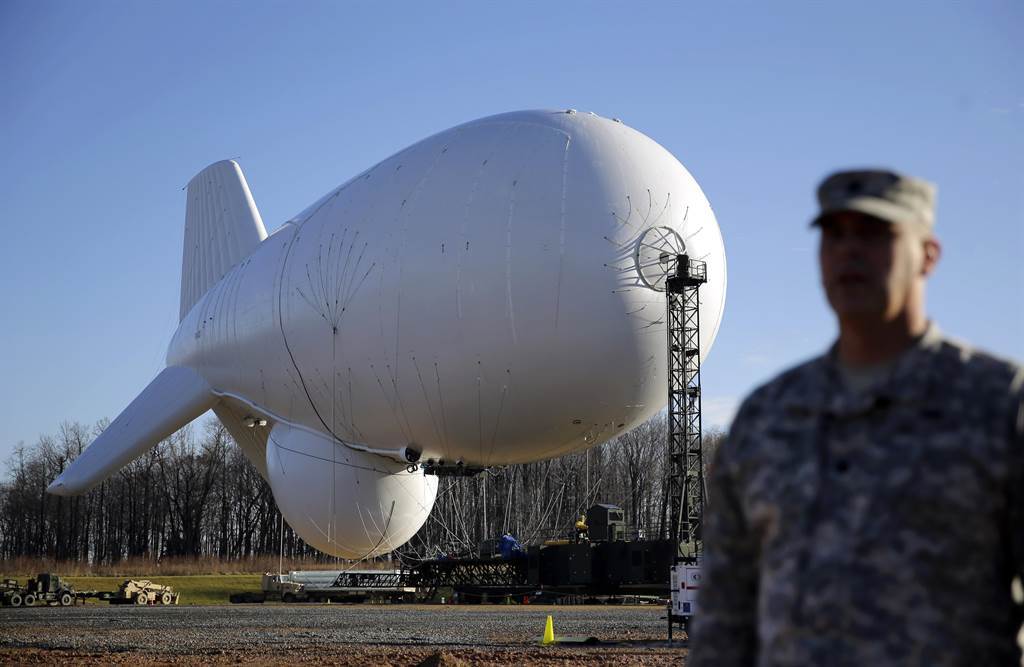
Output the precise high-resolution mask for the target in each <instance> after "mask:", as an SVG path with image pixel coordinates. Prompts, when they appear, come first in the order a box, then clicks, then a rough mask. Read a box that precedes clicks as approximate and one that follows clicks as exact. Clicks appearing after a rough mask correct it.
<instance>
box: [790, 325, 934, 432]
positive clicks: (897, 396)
mask: <svg viewBox="0 0 1024 667" xmlns="http://www.w3.org/2000/svg"><path fill="white" fill-rule="evenodd" d="M941 342H942V333H941V332H940V331H939V327H938V325H936V324H935V323H934V322H929V323H928V328H927V329H926V330H925V332H924V333H923V334H922V335H921V336H919V337H918V338H917V339H915V340H914V342H913V343H912V344H911V346H910V347H909V348H908V349H907V350H905V351H904V352H902V353H901V354H900V356H899V357H898V358H897V359H896V360H895V363H894V364H893V365H892V368H891V369H890V371H889V377H888V378H887V379H885V380H883V381H882V382H880V383H879V384H878V385H876V386H875V387H872V388H870V389H868V390H867V391H864V392H860V393H854V392H851V391H849V390H848V389H847V387H846V385H845V383H844V382H843V380H842V377H841V375H840V372H839V357H838V341H837V342H836V343H833V344H832V346H831V347H830V348H829V350H828V351H827V352H826V353H825V354H823V355H821V356H820V357H818V358H817V359H815V360H813V361H812V362H811V364H810V366H811V367H810V369H809V370H810V373H809V374H808V375H807V376H806V377H805V378H802V380H806V382H803V381H802V382H801V386H802V388H803V391H800V392H799V393H798V395H797V394H791V395H790V396H789V397H787V398H788V400H786V404H787V408H788V409H790V410H795V411H798V412H799V411H810V412H814V413H823V414H830V415H832V416H836V417H844V416H850V417H852V416H855V415H861V414H866V413H868V412H870V411H872V410H874V409H879V408H884V407H887V406H888V405H891V404H894V403H902V404H911V403H918V404H923V403H924V402H925V398H926V396H927V395H928V389H929V387H930V386H931V385H932V384H933V383H934V381H935V378H933V377H932V376H933V373H934V368H935V365H934V364H932V363H930V360H931V359H932V357H933V355H934V353H935V352H936V350H938V348H939V347H940V344H941Z"/></svg>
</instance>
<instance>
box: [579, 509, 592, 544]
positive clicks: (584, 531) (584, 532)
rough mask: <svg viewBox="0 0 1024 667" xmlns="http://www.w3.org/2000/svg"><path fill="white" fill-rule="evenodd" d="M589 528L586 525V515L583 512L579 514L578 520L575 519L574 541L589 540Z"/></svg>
mask: <svg viewBox="0 0 1024 667" xmlns="http://www.w3.org/2000/svg"><path fill="white" fill-rule="evenodd" d="M589 533H590V529H589V528H588V527H587V517H586V516H585V515H583V514H581V515H580V518H579V520H578V521H576V542H577V543H580V542H589V541H590V537H589Z"/></svg>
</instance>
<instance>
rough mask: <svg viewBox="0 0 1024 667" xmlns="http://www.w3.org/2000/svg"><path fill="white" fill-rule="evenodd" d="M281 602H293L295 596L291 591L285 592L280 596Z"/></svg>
mask: <svg viewBox="0 0 1024 667" xmlns="http://www.w3.org/2000/svg"><path fill="white" fill-rule="evenodd" d="M281 601H282V602H295V596H294V595H292V594H291V593H285V594H284V597H282V598H281Z"/></svg>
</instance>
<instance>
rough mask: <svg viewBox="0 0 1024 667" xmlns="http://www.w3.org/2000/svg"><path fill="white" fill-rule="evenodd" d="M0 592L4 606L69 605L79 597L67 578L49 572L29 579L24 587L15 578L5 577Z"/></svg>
mask: <svg viewBox="0 0 1024 667" xmlns="http://www.w3.org/2000/svg"><path fill="white" fill-rule="evenodd" d="M0 594H2V596H3V597H2V602H3V605H4V606H5V607H31V606H33V605H35V604H38V603H43V604H59V605H60V606H62V607H70V606H71V605H73V604H74V603H75V601H76V600H77V599H78V598H79V597H80V595H79V594H78V593H76V592H75V589H74V587H73V586H72V585H71V584H70V583H68V582H67V580H65V579H61V577H60V575H56V574H51V573H49V572H43V573H40V574H38V575H36V577H35V578H34V579H29V581H28V585H27V586H24V587H22V586H20V585H19V584H18V582H17V581H16V580H15V579H5V580H4V582H3V584H2V585H0Z"/></svg>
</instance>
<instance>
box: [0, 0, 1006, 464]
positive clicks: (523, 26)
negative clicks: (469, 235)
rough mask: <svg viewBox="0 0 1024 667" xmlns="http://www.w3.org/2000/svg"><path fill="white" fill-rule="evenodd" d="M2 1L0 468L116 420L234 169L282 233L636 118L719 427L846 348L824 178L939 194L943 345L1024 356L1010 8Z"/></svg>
mask: <svg viewBox="0 0 1024 667" xmlns="http://www.w3.org/2000/svg"><path fill="white" fill-rule="evenodd" d="M706 5H707V6H702V7H698V6H686V5H684V4H683V3H672V4H667V3H666V4H660V3H611V2H608V3H603V2H589V3H579V2H559V3H536V4H531V3H525V2H516V3H496V2H495V3H487V2H485V3H479V2H473V3H469V2H466V3H444V2H431V3H411V2H410V3H342V2H305V3H284V2H272V3H266V2H263V3H257V2H251V3H241V2H237V3H236V2H173V3H172V2H159V3H157V2H132V3H123V4H122V3H113V2H77V1H76V2H53V1H37V0H32V1H28V2H25V1H22V0H3V1H2V2H0V156H2V157H0V224H2V225H3V232H4V238H5V239H6V243H4V244H3V248H4V261H3V263H2V264H0V313H2V314H3V315H2V317H3V321H4V325H3V327H0V377H2V378H3V383H2V385H0V416H2V417H3V418H2V419H0V460H2V459H3V458H6V457H7V456H8V455H9V454H10V452H11V451H12V450H13V448H14V447H15V446H16V445H17V443H18V442H19V441H24V442H26V443H32V442H34V441H35V440H36V439H37V438H38V436H39V435H40V434H41V433H52V432H55V431H56V429H57V426H58V424H59V423H60V421H61V420H65V419H68V420H79V421H83V422H94V421H95V420H97V419H99V418H101V417H110V418H113V417H115V416H116V415H117V413H118V412H119V411H120V410H121V409H122V408H123V407H124V406H125V405H126V404H127V403H128V402H129V401H130V400H131V399H132V398H133V397H134V396H135V395H136V393H137V392H138V391H139V390H141V389H142V387H144V386H145V385H146V383H147V382H148V381H149V380H150V379H151V378H152V377H153V376H154V375H155V374H156V373H157V372H158V371H159V370H160V369H161V368H162V366H163V360H164V354H165V351H166V345H167V343H168V341H169V340H170V336H171V334H172V333H173V331H174V328H175V326H176V325H177V313H178V290H179V277H180V271H181V244H182V228H183V221H184V209H185V200H184V192H183V191H182V188H183V186H184V185H185V184H186V183H187V182H188V180H189V179H190V178H191V177H192V175H193V174H195V173H196V172H197V171H199V170H200V169H201V168H203V167H204V166H205V165H207V164H209V163H211V162H213V161H215V160H218V159H222V158H231V157H233V158H237V159H238V160H239V162H240V163H241V165H242V167H243V169H244V170H245V172H246V175H247V177H248V180H249V183H250V186H251V187H252V190H253V194H254V196H255V198H256V202H257V204H258V205H259V207H260V210H261V212H262V215H263V218H264V221H265V222H266V224H267V227H268V228H269V229H273V228H275V227H276V226H277V225H279V224H280V223H281V222H282V221H284V220H285V219H287V218H288V217H289V216H291V215H293V214H295V213H297V212H298V211H300V210H302V209H303V208H305V206H306V205H307V204H309V203H311V202H312V201H313V200H314V199H316V198H317V197H319V196H320V195H322V194H323V193H324V192H326V191H327V190H328V189H330V188H332V187H334V186H336V185H338V184H339V183H341V182H342V181H344V180H346V179H347V178H348V177H350V176H352V175H354V174H355V173H357V172H359V171H361V170H362V169H364V168H366V167H368V166H370V165H371V164H373V163H375V162H376V161H378V160H380V159H382V158H384V157H387V156H388V155H390V154H391V153H393V152H394V151H396V150H398V149H400V148H403V147H404V146H406V145H408V144H410V143H412V142H414V141H416V140H418V139H420V138H423V137H425V136H427V135H429V134H432V133H434V132H437V131H440V130H442V129H446V128H448V127H450V126H452V125H455V124H458V123H460V122H463V121H467V120H471V119H473V118H478V117H481V116H486V115H490V114H493V113H499V112H502V111H509V110H514V109H526V108H539V107H547V108H567V107H573V108H577V109H580V110H588V111H594V112H596V113H599V114H601V115H604V116H610V117H611V116H613V117H618V118H621V119H623V120H624V121H625V122H626V123H627V124H629V125H631V126H633V127H635V128H637V129H638V130H640V131H642V132H644V133H646V134H648V135H649V136H651V137H652V138H654V139H655V140H656V141H658V142H659V143H661V144H662V145H663V146H665V147H666V148H668V149H669V150H670V151H671V152H672V153H674V154H675V155H676V156H677V157H678V158H679V159H680V160H681V161H682V162H683V164H685V165H686V166H687V168H688V169H689V170H690V171H691V172H692V173H693V174H694V176H695V177H696V178H697V180H698V182H699V183H700V184H701V186H702V187H703V189H704V191H705V193H706V194H707V195H708V198H709V199H710V200H711V203H712V205H713V206H714V208H715V212H716V215H717V216H718V220H719V224H720V225H721V228H722V232H723V235H724V238H725V243H726V251H727V253H728V257H729V270H730V275H729V294H728V299H727V305H726V314H725V318H724V321H723V324H722V328H721V332H720V335H719V338H718V341H717V343H716V346H715V349H714V351H713V352H712V353H711V356H710V358H709V359H708V361H707V363H706V364H705V366H704V369H703V370H704V374H703V379H704V396H705V399H704V400H705V411H706V415H705V424H708V423H711V424H720V425H723V426H724V425H726V424H727V422H728V419H729V418H730V416H731V414H732V411H733V410H734V408H735V405H736V403H737V401H738V400H739V399H740V398H741V397H742V396H743V394H744V393H746V392H747V391H749V390H750V389H751V388H753V387H754V386H755V385H756V384H758V383H760V382H762V381H764V380H765V379H767V378H768V377H770V376H771V375H772V374H773V373H774V372H776V371H778V370H779V369H781V368H782V367H784V366H785V365H787V364H790V363H792V362H794V361H796V360H799V359H802V358H805V357H807V356H810V355H812V354H814V353H816V352H818V351H819V350H821V349H823V348H824V347H825V346H827V344H828V343H829V341H830V340H831V338H832V337H833V336H834V333H835V326H834V323H833V321H832V318H831V317H830V315H829V312H828V311H827V309H826V307H825V303H824V300H823V298H822V296H821V291H820V289H819V287H818V282H817V269H816V261H815V244H816V238H815V235H814V233H813V232H811V231H809V230H808V229H807V221H808V220H809V219H810V217H811V216H812V214H813V211H814V199H813V189H814V187H815V185H816V183H817V182H818V180H819V179H820V178H821V177H822V176H823V175H824V174H825V173H827V172H828V171H829V170H831V169H833V168H836V167H845V166H851V165H856V166H859V165H887V166H892V167H895V168H898V169H900V170H904V171H907V172H909V173H913V174H917V175H921V176H924V177H926V178H928V179H930V180H933V181H935V182H937V183H938V185H939V208H938V223H937V230H938V232H939V235H940V238H941V239H942V240H943V242H944V246H945V254H944V257H943V260H942V262H941V264H940V266H939V270H938V273H937V275H936V276H935V277H934V279H933V280H932V282H931V286H930V292H929V303H930V310H931V313H932V314H933V316H934V317H935V319H936V320H937V321H938V322H939V323H940V325H941V326H942V327H943V328H944V329H945V330H946V331H947V332H949V333H952V334H954V335H957V336H959V337H962V338H965V339H967V340H970V341H972V342H974V343H976V344H977V345H979V346H981V347H985V348H988V349H990V350H993V351H995V352H997V353H999V354H1001V355H1004V356H1009V357H1013V358H1016V359H1018V360H1020V359H1022V358H1024V315H1022V311H1024V308H1022V305H1024V298H1022V296H1021V295H1022V293H1024V268H1022V252H1024V76H1022V75H1021V72H1024V49H1021V48H1020V44H1021V43H1024V4H1021V3H1019V2H972V3H960V4H952V3H942V2H930V3H891V2H862V3H855V4H854V3H739V4H732V3H713V6H712V3H706Z"/></svg>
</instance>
